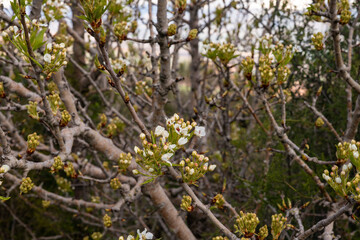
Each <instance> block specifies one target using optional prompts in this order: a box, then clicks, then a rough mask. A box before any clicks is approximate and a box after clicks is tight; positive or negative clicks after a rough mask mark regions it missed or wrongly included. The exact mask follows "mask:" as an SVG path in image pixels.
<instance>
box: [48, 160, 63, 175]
mask: <svg viewBox="0 0 360 240" xmlns="http://www.w3.org/2000/svg"><path fill="white" fill-rule="evenodd" d="M63 168H64V163H63V161H62V160H61V157H60V156H57V157H54V163H53V164H52V166H51V168H50V172H51V173H55V172H57V171H59V170H61V169H63Z"/></svg>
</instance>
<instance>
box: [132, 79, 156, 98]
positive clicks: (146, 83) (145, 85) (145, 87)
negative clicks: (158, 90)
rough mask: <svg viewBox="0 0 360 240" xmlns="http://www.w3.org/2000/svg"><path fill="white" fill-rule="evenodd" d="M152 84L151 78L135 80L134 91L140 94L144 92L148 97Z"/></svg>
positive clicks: (151, 91) (150, 93)
mask: <svg viewBox="0 0 360 240" xmlns="http://www.w3.org/2000/svg"><path fill="white" fill-rule="evenodd" d="M152 84H153V82H152V79H151V78H148V79H146V80H143V81H138V82H136V86H135V93H136V94H137V95H141V94H143V93H145V94H147V95H148V96H149V97H151V95H152V93H153V89H152Z"/></svg>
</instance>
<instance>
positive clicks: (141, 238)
mask: <svg viewBox="0 0 360 240" xmlns="http://www.w3.org/2000/svg"><path fill="white" fill-rule="evenodd" d="M137 234H138V236H139V240H147V239H153V237H154V235H153V234H152V233H151V232H148V231H147V229H146V228H145V229H144V231H142V232H140V230H139V229H138V230H137Z"/></svg>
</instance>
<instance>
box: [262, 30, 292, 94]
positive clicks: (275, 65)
mask: <svg viewBox="0 0 360 240" xmlns="http://www.w3.org/2000/svg"><path fill="white" fill-rule="evenodd" d="M259 50H260V52H261V53H262V55H261V56H260V59H259V72H260V77H261V86H262V87H267V86H269V85H270V84H271V83H272V81H273V80H274V78H275V77H277V84H278V85H281V84H283V83H285V82H286V81H287V79H288V78H289V76H290V73H291V72H290V69H289V68H288V67H287V66H286V65H287V64H288V63H289V62H290V60H291V59H292V58H293V56H294V53H293V46H292V45H289V46H286V47H285V46H284V45H283V44H282V43H275V45H273V41H272V36H266V37H264V38H262V39H261V40H260V42H259Z"/></svg>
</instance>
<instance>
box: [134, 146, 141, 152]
mask: <svg viewBox="0 0 360 240" xmlns="http://www.w3.org/2000/svg"><path fill="white" fill-rule="evenodd" d="M134 151H135V153H137V154H139V153H140V152H141V150H140V148H139V147H138V146H135V147H134Z"/></svg>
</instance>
